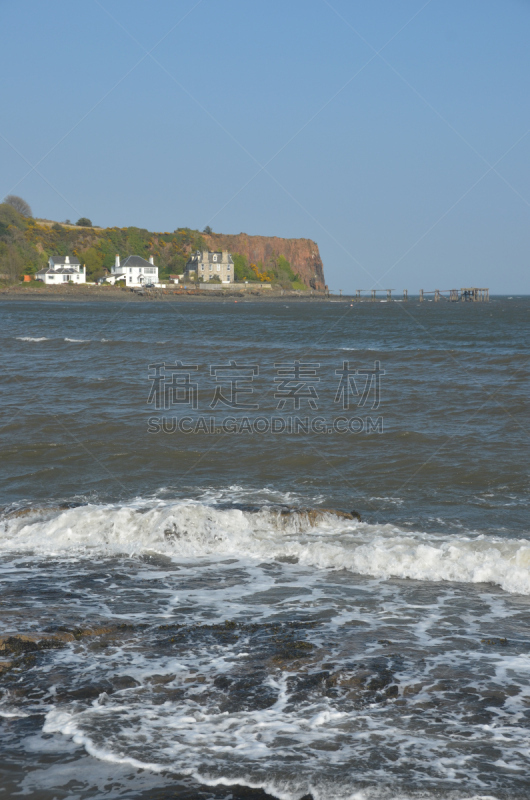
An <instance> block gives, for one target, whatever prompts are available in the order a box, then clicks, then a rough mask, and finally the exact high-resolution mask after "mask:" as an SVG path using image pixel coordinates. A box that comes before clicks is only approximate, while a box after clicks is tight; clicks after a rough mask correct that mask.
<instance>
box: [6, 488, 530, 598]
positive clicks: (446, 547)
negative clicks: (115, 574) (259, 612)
mask: <svg viewBox="0 0 530 800" xmlns="http://www.w3.org/2000/svg"><path fill="white" fill-rule="evenodd" d="M312 521H313V520H311V518H310V517H308V516H307V515H306V514H304V513H302V512H299V513H294V514H290V515H287V516H285V515H282V514H281V513H280V512H278V511H275V510H271V509H263V510H262V511H259V512H257V513H251V512H247V511H242V510H240V509H237V508H233V509H218V508H215V507H212V506H208V505H205V504H202V503H197V502H180V503H159V504H158V505H156V506H155V507H152V506H151V507H149V506H147V507H145V506H144V507H142V506H140V505H138V504H131V505H121V506H119V505H86V506H80V507H78V508H71V509H67V510H59V509H55V510H54V509H48V510H46V509H41V510H37V509H35V510H34V511H30V512H28V513H26V514H23V515H19V516H17V515H16V514H11V515H9V514H8V515H6V516H5V517H4V518H3V520H2V525H1V529H0V551H3V552H6V551H32V552H34V553H35V554H42V555H50V554H59V553H63V554H65V555H68V556H69V557H76V556H86V555H87V554H88V553H91V552H92V553H93V552H97V553H100V554H102V555H103V554H109V553H114V554H117V553H124V554H127V555H130V556H135V555H141V554H143V553H145V552H158V553H162V554H165V555H167V556H170V557H172V558H176V559H185V558H200V557H203V556H208V557H212V556H219V557H232V558H245V559H248V558H250V559H260V560H263V559H266V560H271V559H272V560H275V559H276V560H277V559H285V558H289V559H296V560H298V561H299V563H301V564H303V565H306V566H311V567H314V568H317V569H322V570H326V569H334V570H340V569H346V570H349V571H350V572H353V573H358V574H362V575H369V576H373V577H377V578H391V577H396V578H408V579H413V580H420V581H456V582H460V583H491V584H496V585H498V586H500V587H501V588H502V589H504V590H505V591H507V592H512V593H518V594H530V541H529V540H527V539H511V538H501V537H498V536H488V535H486V534H473V533H469V532H468V533H462V532H458V533H452V534H443V535H442V534H433V533H424V532H419V531H418V532H414V531H412V532H411V531H403V530H401V529H400V528H398V527H396V526H392V525H370V524H367V523H360V522H356V521H350V520H342V519H339V518H337V517H334V516H333V515H331V514H330V515H325V516H323V517H322V518H321V519H320V520H319V521H318V524H317V525H313V524H312Z"/></svg>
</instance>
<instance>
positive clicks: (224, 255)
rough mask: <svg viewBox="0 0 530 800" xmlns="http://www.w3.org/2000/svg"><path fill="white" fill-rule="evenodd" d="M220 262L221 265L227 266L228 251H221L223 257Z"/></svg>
mask: <svg viewBox="0 0 530 800" xmlns="http://www.w3.org/2000/svg"><path fill="white" fill-rule="evenodd" d="M221 260H222V262H223V264H228V250H223V256H222V259H221Z"/></svg>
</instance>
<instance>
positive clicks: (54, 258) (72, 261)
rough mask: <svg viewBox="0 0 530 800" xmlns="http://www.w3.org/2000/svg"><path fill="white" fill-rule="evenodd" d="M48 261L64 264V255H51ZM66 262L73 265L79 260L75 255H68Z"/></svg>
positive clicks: (78, 262)
mask: <svg viewBox="0 0 530 800" xmlns="http://www.w3.org/2000/svg"><path fill="white" fill-rule="evenodd" d="M50 261H51V262H52V264H57V265H61V264H66V256H52V257H51V258H50ZM68 263H69V264H71V265H72V266H74V267H75V265H76V264H81V262H80V261H79V259H78V258H77V257H76V256H70V257H69V261H68Z"/></svg>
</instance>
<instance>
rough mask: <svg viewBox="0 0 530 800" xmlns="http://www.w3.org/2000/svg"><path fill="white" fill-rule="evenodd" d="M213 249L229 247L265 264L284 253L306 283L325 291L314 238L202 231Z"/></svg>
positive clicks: (294, 270)
mask: <svg viewBox="0 0 530 800" xmlns="http://www.w3.org/2000/svg"><path fill="white" fill-rule="evenodd" d="M202 236H203V238H204V241H205V242H206V243H207V245H208V247H209V248H210V249H211V250H229V251H230V252H231V253H239V254H240V255H243V256H246V257H247V258H248V260H249V262H254V263H256V264H257V262H258V261H261V262H262V263H263V265H264V266H265V267H266V266H267V264H268V263H270V260H271V259H272V258H274V257H275V256H276V257H277V256H284V258H286V259H287V261H288V262H289V263H290V265H291V269H292V270H293V272H295V273H298V275H299V276H300V280H301V281H302V282H303V283H305V285H306V286H307V287H310V288H311V289H316V290H317V291H324V288H325V283H326V281H325V278H324V266H323V264H322V259H321V258H320V253H319V251H318V245H317V244H316V242H313V241H311V239H280V238H279V237H278V236H248V235H247V234H246V233H239V234H235V235H230V234H224V233H212V234H210V235H207V234H202Z"/></svg>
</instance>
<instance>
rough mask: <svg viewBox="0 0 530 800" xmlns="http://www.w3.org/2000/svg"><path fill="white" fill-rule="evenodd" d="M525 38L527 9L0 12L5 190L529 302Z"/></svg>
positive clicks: (275, 6) (478, 1)
mask: <svg viewBox="0 0 530 800" xmlns="http://www.w3.org/2000/svg"><path fill="white" fill-rule="evenodd" d="M529 41H530V2H528V0H524V1H523V0H502V2H501V1H500V0H499V1H498V2H497V0H454V1H453V0H431V2H422V0H418V1H417V2H416V1H415V2H412V1H411V0H410V1H409V0H401V1H400V2H397V0H388V1H387V0H373V1H372V2H367V1H366V0H365V1H364V2H355V0H329V1H328V0H199V2H197V0H171V2H170V1H169V0H158V2H157V1H156V0H155V2H151V3H147V2H143V1H142V2H140V0H84V2H76V0H48V2H46V3H43V2H42V0H38V1H36V0H25V2H24V3H20V2H16V1H15V0H0V60H1V61H2V62H3V64H2V74H3V75H4V76H9V79H8V80H5V79H4V81H3V85H2V90H1V92H2V110H3V112H4V113H3V114H2V120H1V122H0V167H1V169H0V176H1V183H2V185H1V187H0V195H1V196H2V197H3V196H4V195H6V194H7V193H15V194H19V195H21V196H22V197H24V198H25V199H26V200H27V201H28V202H29V203H30V205H31V206H32V208H33V212H34V214H35V215H36V216H42V217H47V218H50V219H58V220H65V219H67V218H69V219H72V220H74V221H75V220H76V219H77V218H78V217H80V216H88V217H90V218H91V219H92V221H93V222H94V223H95V224H99V225H104V226H107V225H119V226H126V225H138V226H141V227H146V228H149V229H151V230H162V231H165V230H169V231H172V230H174V229H175V228H177V227H181V226H185V225H187V226H189V227H194V228H199V229H202V228H203V227H204V226H205V225H208V224H209V225H210V226H211V227H212V228H213V230H215V231H220V232H223V233H239V232H240V231H244V232H246V233H248V234H262V235H276V236H284V237H308V238H311V239H314V240H315V241H317V242H318V244H319V247H320V251H321V254H322V258H323V261H324V267H325V270H326V276H327V280H328V283H329V285H330V287H331V288H332V289H335V290H338V289H343V290H344V291H354V290H355V289H357V288H362V289H369V288H372V287H374V288H392V289H396V290H398V291H401V290H402V289H403V288H408V289H409V292H414V293H415V292H417V291H418V289H419V288H424V289H426V290H427V289H434V288H440V289H448V288H452V287H461V286H472V285H476V286H489V287H490V289H491V290H492V291H493V292H498V293H506V292H507V293H530V278H529V269H528V264H529V259H530V183H529V178H530V104H529V103H528V97H529V91H528V90H529V86H528V83H529V80H530V47H528V42H529ZM33 167H36V169H33Z"/></svg>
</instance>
